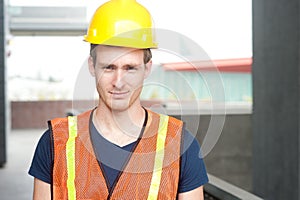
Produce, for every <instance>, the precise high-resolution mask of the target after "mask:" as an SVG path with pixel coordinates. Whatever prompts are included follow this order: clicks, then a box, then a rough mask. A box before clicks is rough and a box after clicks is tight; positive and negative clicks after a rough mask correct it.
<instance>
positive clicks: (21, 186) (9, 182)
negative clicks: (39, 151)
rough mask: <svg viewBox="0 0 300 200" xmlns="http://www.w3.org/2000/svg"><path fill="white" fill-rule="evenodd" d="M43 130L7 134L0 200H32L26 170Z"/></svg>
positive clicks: (29, 178) (15, 131)
mask: <svg viewBox="0 0 300 200" xmlns="http://www.w3.org/2000/svg"><path fill="white" fill-rule="evenodd" d="M43 131H44V130H12V131H11V132H10V133H9V134H7V162H6V164H5V165H4V167H3V168H0V200H16V199H18V200H23V199H24V200H25V199H26V200H28V199H32V190H33V178H32V177H31V176H29V175H28V173H27V172H28V169H29V166H30V164H31V159H32V156H33V154H34V149H35V146H36V144H37V142H38V140H39V137H40V136H41V135H42V133H43Z"/></svg>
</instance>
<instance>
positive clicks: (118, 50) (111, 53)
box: [96, 45, 144, 62]
mask: <svg viewBox="0 0 300 200" xmlns="http://www.w3.org/2000/svg"><path fill="white" fill-rule="evenodd" d="M96 51H97V58H99V59H101V60H105V62H113V61H116V60H118V59H134V60H136V59H137V60H140V59H143V55H144V54H143V50H141V49H134V48H127V47H114V46H105V45H99V46H98V47H97V48H96Z"/></svg>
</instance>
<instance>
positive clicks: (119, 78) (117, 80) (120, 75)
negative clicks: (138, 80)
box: [113, 69, 126, 88]
mask: <svg viewBox="0 0 300 200" xmlns="http://www.w3.org/2000/svg"><path fill="white" fill-rule="evenodd" d="M125 74H126V72H124V70H122V69H117V70H116V71H115V72H114V80H113V85H114V87H116V88H122V87H123V85H124V77H125Z"/></svg>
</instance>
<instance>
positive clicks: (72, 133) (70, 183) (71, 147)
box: [66, 115, 169, 200]
mask: <svg viewBox="0 0 300 200" xmlns="http://www.w3.org/2000/svg"><path fill="white" fill-rule="evenodd" d="M168 121H169V116H166V115H160V121H159V128H158V136H157V143H156V152H155V161H154V170H153V173H152V178H151V185H150V189H149V194H148V198H147V200H155V199H157V197H158V191H159V186H160V182H161V175H162V168H163V160H164V155H165V151H164V149H165V141H166V136H167V131H168ZM68 126H69V138H68V141H67V144H66V160H67V172H68V179H67V189H68V199H69V200H76V187H75V182H74V181H75V171H76V170H75V138H76V137H77V117H76V116H69V117H68Z"/></svg>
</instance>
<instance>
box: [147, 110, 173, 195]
mask: <svg viewBox="0 0 300 200" xmlns="http://www.w3.org/2000/svg"><path fill="white" fill-rule="evenodd" d="M168 121H169V116H166V115H160V119H159V128H158V136H157V142H156V152H155V161H154V162H155V163H154V169H153V174H152V179H151V185H150V190H149V195H148V200H155V199H157V196H158V191H159V185H160V179H161V173H162V167H163V160H164V155H165V141H166V136H167V131H168Z"/></svg>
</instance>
